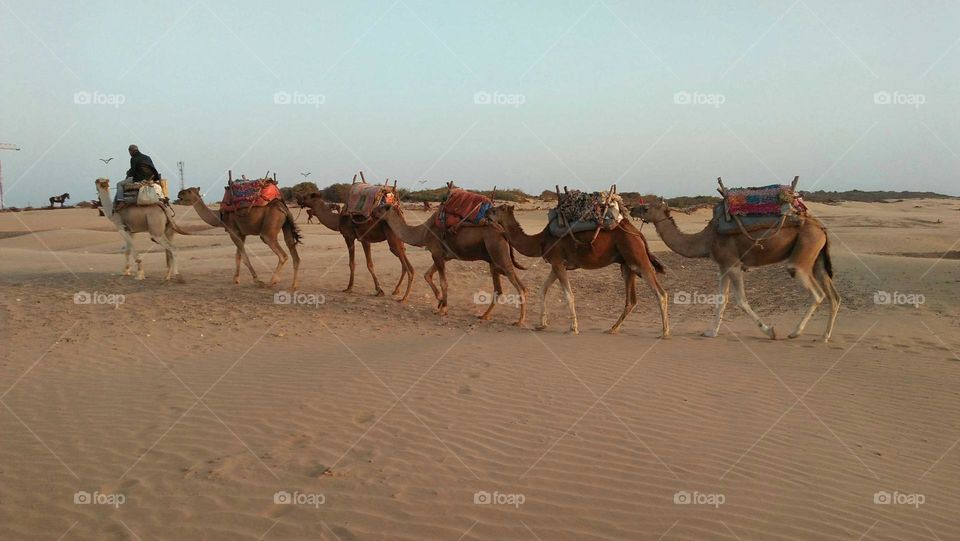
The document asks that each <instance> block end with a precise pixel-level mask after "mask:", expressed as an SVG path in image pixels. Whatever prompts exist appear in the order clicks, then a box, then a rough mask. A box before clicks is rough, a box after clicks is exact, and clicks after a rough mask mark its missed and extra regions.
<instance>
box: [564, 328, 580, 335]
mask: <svg viewBox="0 0 960 541" xmlns="http://www.w3.org/2000/svg"><path fill="white" fill-rule="evenodd" d="M567 334H580V329H577V328H574V327H571V328H570V330H568V331H567Z"/></svg>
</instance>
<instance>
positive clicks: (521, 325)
mask: <svg viewBox="0 0 960 541" xmlns="http://www.w3.org/2000/svg"><path fill="white" fill-rule="evenodd" d="M512 325H513V326H514V327H519V328H521V329H522V328H523V321H522V320H521V321H514V322H513V324H512Z"/></svg>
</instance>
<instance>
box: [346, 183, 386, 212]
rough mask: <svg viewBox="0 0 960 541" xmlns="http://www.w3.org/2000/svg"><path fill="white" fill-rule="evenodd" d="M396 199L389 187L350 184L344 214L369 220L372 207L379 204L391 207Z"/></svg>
mask: <svg viewBox="0 0 960 541" xmlns="http://www.w3.org/2000/svg"><path fill="white" fill-rule="evenodd" d="M396 199H397V198H396V194H395V193H394V192H393V188H391V187H389V186H384V185H381V184H364V183H362V182H361V183H357V184H351V185H350V192H349V193H348V194H347V205H346V207H345V208H344V212H345V213H347V214H352V215H360V216H363V217H364V218H369V217H370V213H371V212H372V211H373V209H374V207H376V206H378V205H381V204H387V205H392V204H394V203H395V202H396Z"/></svg>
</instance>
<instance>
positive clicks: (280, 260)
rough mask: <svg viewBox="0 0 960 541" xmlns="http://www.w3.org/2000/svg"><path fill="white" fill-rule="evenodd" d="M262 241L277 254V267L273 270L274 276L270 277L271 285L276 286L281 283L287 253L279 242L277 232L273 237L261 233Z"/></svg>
mask: <svg viewBox="0 0 960 541" xmlns="http://www.w3.org/2000/svg"><path fill="white" fill-rule="evenodd" d="M260 240H262V241H263V243H264V244H266V245H267V246H269V247H270V249H271V250H273V253H275V254H277V267H276V268H275V269H273V276H271V277H270V285H272V286H275V285H277V284H278V283H279V282H280V271H281V270H282V269H283V266H284V265H286V263H287V253H286V252H284V251H283V248H281V247H280V243H279V242H277V234H276V232H274V233H273V236H271V235H270V233H261V234H260Z"/></svg>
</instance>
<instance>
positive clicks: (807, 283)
mask: <svg viewBox="0 0 960 541" xmlns="http://www.w3.org/2000/svg"><path fill="white" fill-rule="evenodd" d="M792 270H793V273H792V274H793V275H794V277H795V278H796V279H797V280H799V281H800V283H801V284H802V285H803V287H805V288H806V289H807V291H809V292H810V295H811V296H813V302H811V303H810V308H808V309H807V313H806V314H804V315H803V318H802V319H800V322H799V323H797V328H796V329H794V330H793V332H792V333H790V335H789V337H790V338H796V337H798V336H800V335H801V334H803V329H804V328H806V326H807V323H808V322H809V321H810V318H811V317H813V314H814V312H816V311H817V308H819V307H820V303H822V302H823V299H825V298H826V296H827V295H826V293H824V291H823V289H821V288H820V284H818V283H817V282H816V281H814V280H813V277H812V276H811V273H810V272H808V271H806V270H800V269H796V268H794V269H792Z"/></svg>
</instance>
